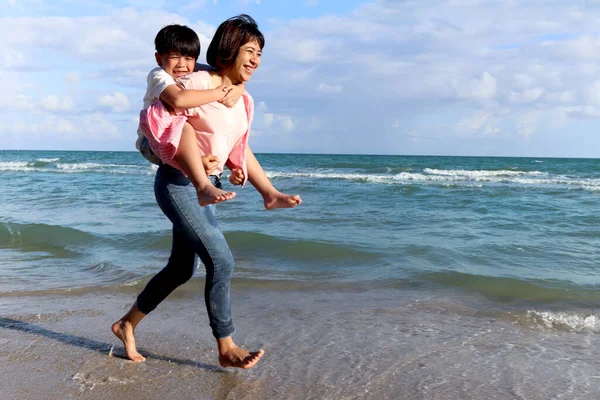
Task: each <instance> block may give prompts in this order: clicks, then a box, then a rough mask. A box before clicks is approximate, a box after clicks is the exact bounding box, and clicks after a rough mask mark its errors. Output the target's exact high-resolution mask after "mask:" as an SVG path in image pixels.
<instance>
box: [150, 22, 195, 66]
mask: <svg viewBox="0 0 600 400" xmlns="http://www.w3.org/2000/svg"><path fill="white" fill-rule="evenodd" d="M154 46H155V47H156V52H157V53H158V54H169V53H171V52H174V53H179V54H181V55H182V56H190V57H193V58H194V59H198V56H199V55H200V39H199V38H198V35H196V32H194V31H193V30H192V29H190V28H188V27H187V26H185V25H175V24H173V25H167V26H165V27H164V28H162V29H161V30H160V31H158V33H157V34H156V38H155V39H154Z"/></svg>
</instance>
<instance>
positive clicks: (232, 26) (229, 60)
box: [206, 14, 265, 69]
mask: <svg viewBox="0 0 600 400" xmlns="http://www.w3.org/2000/svg"><path fill="white" fill-rule="evenodd" d="M254 41H256V42H257V43H258V45H259V46H260V48H261V49H262V48H263V47H265V37H264V36H263V34H262V33H261V32H260V31H259V30H258V25H257V24H256V21H254V19H253V18H252V17H251V16H249V15H246V14H241V15H238V16H236V17H232V18H229V19H228V20H227V21H225V22H223V23H222V24H221V25H219V28H218V29H217V32H215V36H213V39H212V40H211V42H210V45H209V46H208V50H207V51H206V62H207V63H208V65H210V66H211V67H213V68H219V69H221V68H225V67H228V66H230V65H231V64H233V63H234V62H235V59H236V58H237V55H238V53H239V51H240V47H242V46H243V45H245V44H246V43H249V42H254Z"/></svg>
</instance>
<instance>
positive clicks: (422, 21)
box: [0, 0, 600, 154]
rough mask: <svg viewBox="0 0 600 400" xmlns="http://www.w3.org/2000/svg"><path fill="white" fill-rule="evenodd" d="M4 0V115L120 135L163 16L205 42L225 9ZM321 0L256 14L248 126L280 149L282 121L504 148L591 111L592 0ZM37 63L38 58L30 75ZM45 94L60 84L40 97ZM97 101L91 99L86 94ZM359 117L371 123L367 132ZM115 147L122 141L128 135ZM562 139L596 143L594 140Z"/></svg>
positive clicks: (336, 131) (318, 129)
mask: <svg viewBox="0 0 600 400" xmlns="http://www.w3.org/2000/svg"><path fill="white" fill-rule="evenodd" d="M9 1H10V2H9V4H12V5H13V7H15V10H14V11H11V12H13V13H15V14H17V15H24V16H23V17H0V37H2V38H3V40H2V43H0V74H2V77H1V78H2V79H1V81H2V82H3V93H4V97H3V99H0V102H1V103H2V104H1V105H2V107H1V109H4V110H7V111H4V112H5V113H7V114H8V113H10V110H19V112H18V113H13V114H14V115H11V117H12V118H14V120H15V121H17V120H20V121H27V118H29V115H28V112H31V111H34V110H35V112H39V113H46V114H52V113H53V112H57V111H61V110H65V109H70V110H72V111H76V113H80V114H81V113H82V111H84V112H83V113H86V112H89V111H90V110H91V112H94V111H96V110H104V111H106V112H107V114H106V115H103V116H102V117H101V120H102V121H103V122H100V125H101V126H104V127H105V128H106V129H107V132H108V133H110V134H111V135H117V136H118V135H119V132H121V131H122V132H125V130H132V131H134V130H135V123H134V121H133V120H135V116H134V115H135V114H136V111H137V110H136V108H137V107H139V105H140V104H141V97H142V96H143V91H144V87H145V81H144V78H145V75H146V74H147V71H148V70H149V69H150V68H152V67H153V66H154V61H153V57H152V55H153V43H152V41H153V38H154V36H155V34H156V32H157V31H158V29H160V28H161V27H162V26H164V25H166V24H168V23H183V24H186V25H188V26H191V27H192V28H194V29H195V30H196V31H197V32H198V34H199V36H200V38H201V41H202V48H203V51H205V49H206V47H207V46H208V42H209V39H210V35H212V33H213V32H214V30H215V28H216V26H217V25H218V24H219V23H220V22H221V21H220V20H216V19H212V20H209V19H208V17H207V15H212V14H211V13H207V12H205V11H206V10H205V9H204V8H209V7H211V11H215V10H217V11H219V9H218V8H216V7H213V5H214V4H217V2H216V1H212V4H211V2H210V1H208V0H204V1H203V0H199V1H195V2H191V1H188V2H187V4H185V3H186V2H184V3H183V5H182V6H175V8H172V10H168V11H167V10H164V9H161V8H159V7H166V5H165V4H167V3H170V2H166V1H165V0H150V1H148V2H143V4H142V2H141V0H127V1H125V2H121V4H122V3H126V4H130V5H134V6H136V7H138V8H137V9H135V8H132V7H128V8H119V7H118V6H115V5H114V4H112V5H108V4H107V3H94V5H93V6H89V7H87V8H86V11H85V16H77V11H74V10H73V9H69V10H67V9H66V8H64V7H65V6H64V5H63V3H61V2H56V3H52V8H51V9H52V10H53V11H52V16H42V17H27V16H26V15H27V12H24V10H26V8H27V7H29V6H31V5H32V4H33V3H31V2H27V3H25V2H15V1H13V0H9ZM255 2H256V0H252V1H249V2H248V4H249V5H250V4H251V3H255ZM221 3H222V2H221ZM316 3H317V1H316V0H304V1H301V2H291V3H290V4H289V7H291V11H290V12H289V13H285V14H288V15H296V16H297V18H294V19H282V18H281V16H280V14H278V13H277V11H271V10H270V9H269V8H265V7H263V10H262V11H261V12H262V13H263V14H262V15H261V16H260V18H257V19H258V22H259V25H260V26H261V28H263V29H264V33H265V35H266V39H267V40H266V42H267V45H266V48H265V53H264V56H263V64H262V65H261V68H260V69H259V70H258V71H257V73H256V75H255V77H253V80H252V81H251V82H250V83H249V85H248V87H249V90H250V91H251V92H252V94H253V96H254V98H255V100H256V101H257V107H256V112H257V115H256V118H255V124H256V128H257V130H258V131H260V132H261V133H265V136H264V137H267V136H268V137H269V140H270V141H271V142H272V146H273V147H274V148H276V146H277V145H278V144H279V143H285V144H286V145H288V144H289V143H291V138H292V137H294V136H295V135H279V134H280V133H285V132H291V131H301V132H302V133H303V135H304V134H305V132H311V134H312V136H310V135H309V136H308V137H304V136H303V140H302V143H301V144H302V146H306V148H307V150H310V148H313V149H316V150H318V151H331V150H333V149H331V148H324V147H323V146H324V143H323V142H322V141H321V140H320V139H321V138H323V137H325V136H326V135H328V137H331V140H330V141H328V142H327V143H332V146H338V147H336V148H335V150H336V151H344V148H348V149H353V148H359V145H361V144H362V146H365V148H364V151H367V152H377V151H380V150H381V151H386V152H410V151H413V150H414V149H416V147H411V140H410V139H411V137H410V136H409V134H408V132H413V131H414V132H426V133H427V135H429V136H430V137H433V136H435V134H436V133H437V134H439V137H440V138H442V139H439V140H447V142H444V143H443V145H444V146H446V148H445V149H444V151H448V152H460V151H461V149H462V148H459V147H458V146H459V144H456V145H455V144H454V141H453V140H452V135H461V136H460V137H461V138H465V137H471V136H473V137H475V136H476V137H477V142H475V141H473V143H468V145H470V146H473V148H472V149H473V150H472V151H473V152H476V151H477V149H478V147H477V146H480V145H481V146H483V145H485V146H487V148H490V147H493V144H490V143H491V142H485V139H486V137H488V136H492V135H493V134H497V133H501V132H507V135H508V136H510V140H508V139H507V141H506V143H505V144H504V145H505V146H506V148H505V149H498V151H499V152H502V153H503V154H510V153H511V151H512V149H515V148H519V143H521V142H523V138H529V139H530V140H531V139H532V138H535V137H537V136H540V137H541V136H542V135H547V136H548V137H550V136H553V137H555V138H561V137H562V138H566V137H567V134H568V133H569V132H571V130H572V129H591V128H585V127H582V125H584V124H582V123H581V121H577V124H575V123H573V122H574V121H573V120H574V119H582V118H598V117H599V115H600V114H599V112H598V110H600V83H599V82H600V81H599V80H598V76H599V74H600V35H599V34H597V33H596V32H597V21H598V20H599V19H600V8H598V7H596V6H595V5H594V4H592V3H585V2H579V3H577V2H559V1H551V2H548V1H543V0H527V1H525V0H512V1H509V2H500V1H487V2H482V1H476V0H469V1H468V3H467V2H461V1H458V0H452V1H441V0H437V1H436V0H422V1H419V2H416V1H395V0H394V1H393V0H373V1H369V0H365V2H364V3H363V4H362V5H360V6H358V7H357V8H356V9H354V10H353V11H351V12H348V13H345V14H341V13H339V12H338V13H337V14H335V13H331V12H328V13H327V14H320V15H321V16H317V17H313V16H314V15H319V14H318V13H320V12H321V7H313V8H310V9H309V8H308V7H307V6H309V5H316ZM320 4H321V5H324V3H323V2H320ZM39 5H44V7H42V8H39V9H38V13H36V15H38V14H42V15H43V13H44V11H43V9H49V8H47V7H50V2H45V3H39ZM26 6H27V7H26ZM186 7H187V8H186ZM218 7H220V11H223V10H224V9H225V8H226V7H228V6H226V5H222V4H219V5H218ZM29 8H31V9H33V8H32V7H29ZM212 8H215V10H212ZM7 9H9V8H7ZM274 10H275V8H274ZM303 13H304V14H303ZM217 14H219V15H220V13H217ZM30 15H33V14H32V13H31V14H30ZM67 15H69V17H67ZM71 15H75V16H72V17H71ZM255 17H257V16H256V15H255ZM192 21H193V22H192ZM267 21H268V24H266V23H265V22H267ZM497 21H503V23H502V24H498V23H497ZM265 27H267V28H265ZM201 57H202V56H201ZM32 60H35V61H32ZM41 67H43V68H46V69H47V70H44V71H41V72H39V71H38V72H35V73H33V68H38V69H39V68H41ZM109 91H110V92H109ZM47 93H55V94H56V95H55V97H51V96H46V97H44V95H45V94H47ZM323 93H329V94H331V95H327V96H325V95H324V94H323ZM341 93H343V95H339V94H341ZM65 99H70V100H71V103H68V100H65ZM89 99H92V101H91V102H90V101H89ZM93 99H98V101H97V103H95V104H90V103H94V101H93ZM65 101H67V103H65ZM267 104H268V105H269V107H268V108H267ZM36 106H37V107H36ZM83 107H85V110H82V108H83ZM1 109H0V112H2V111H1ZM108 111H112V112H113V113H122V112H129V113H131V116H130V115H123V114H119V115H114V114H112V113H110V112H108ZM553 115H555V116H561V117H562V118H563V123H564V126H560V127H557V126H553V125H551V124H547V123H545V121H547V120H548V118H549V117H550V116H553ZM44 116H45V114H41V115H40V118H44ZM390 116H393V118H390ZM98 118H100V117H98ZM42 120H43V119H42ZM58 121H59V120H56V121H54V122H56V123H58ZM68 121H70V123H71V128H70V127H69V126H68V125H67V124H66V123H65V124H63V125H61V126H62V128H61V129H63V130H64V131H66V132H67V133H69V132H70V134H71V135H75V136H77V135H78V134H80V133H81V132H85V129H92V128H91V127H88V128H86V127H84V124H83V122H79V121H77V120H74V119H68ZM98 121H100V119H98ZM399 121H401V126H400V122H399ZM396 122H398V124H396ZM3 123H4V124H6V125H5V126H7V127H8V126H10V127H12V126H13V122H7V121H6V120H4V121H3ZM15 123H16V122H15ZM37 125H38V129H43V128H42V127H43V124H42V123H41V122H39V123H37ZM253 128H254V127H253ZM400 128H402V129H400ZM365 131H368V132H370V133H371V136H372V140H370V141H369V143H367V144H366V145H365V144H364V138H363V135H364V132H365ZM389 132H392V134H391V136H392V139H389V138H387V137H386V135H387V134H388V133H389ZM514 133H519V135H516V134H514ZM270 134H271V135H270ZM594 134H595V132H592V131H590V132H588V133H582V134H581V135H578V137H588V138H593V137H594V136H593V135H594ZM269 135H270V136H269ZM511 135H512V136H511ZM586 135H589V136H586ZM117 136H115V137H117ZM124 136H125V135H124ZM284 137H285V138H284ZM279 138H282V139H281V142H278V140H279ZM342 138H343V140H340V139H342ZM444 138H445V139H444ZM388 139H389V140H390V141H388ZM124 140H125V139H124ZM565 140H567V139H565ZM429 142H432V140H420V141H419V143H420V144H419V145H420V146H426V143H429ZM122 143H125V142H122ZM294 143H296V142H294ZM339 143H342V147H343V148H339V146H340V145H339ZM461 143H462V145H464V142H461ZM532 143H533V142H532ZM564 143H569V142H564ZM118 145H119V146H120V145H122V146H124V148H127V149H129V148H130V143H129V142H127V143H126V144H118ZM270 145H271V144H270ZM298 145H299V144H298ZM394 145H396V147H394ZM569 145H570V146H579V147H578V148H579V149H581V151H583V152H587V153H586V154H590V153H589V152H591V151H592V150H591V148H592V146H589V145H584V144H581V143H575V142H573V143H569ZM115 146H116V145H115ZM440 146H442V145H440ZM453 146H455V147H453ZM548 146H550V145H548ZM303 148H304V147H303ZM418 149H419V151H420V152H421V153H422V152H423V150H425V151H426V150H427V147H419V148H418ZM557 149H559V150H560V149H561V147H560V146H557ZM588 149H590V150H588ZM258 150H259V149H258ZM415 151H416V150H415Z"/></svg>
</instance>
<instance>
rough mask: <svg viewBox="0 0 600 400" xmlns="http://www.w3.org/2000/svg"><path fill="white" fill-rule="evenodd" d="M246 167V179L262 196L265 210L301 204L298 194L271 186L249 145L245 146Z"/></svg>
mask: <svg viewBox="0 0 600 400" xmlns="http://www.w3.org/2000/svg"><path fill="white" fill-rule="evenodd" d="M246 167H247V168H248V180H249V181H250V183H251V184H252V186H254V187H255V188H256V190H258V192H259V193H260V194H261V196H262V197H263V200H264V204H265V208H266V209H267V210H274V209H276V208H294V207H296V206H297V205H300V204H302V199H301V198H300V196H299V195H297V194H296V195H289V194H285V193H281V192H280V191H279V190H277V189H275V186H273V184H272V183H271V181H270V180H269V178H268V177H267V174H265V171H264V170H263V169H262V167H261V166H260V163H259V162H258V160H257V159H256V157H255V156H254V153H253V152H252V150H251V149H250V146H246Z"/></svg>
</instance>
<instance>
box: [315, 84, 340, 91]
mask: <svg viewBox="0 0 600 400" xmlns="http://www.w3.org/2000/svg"><path fill="white" fill-rule="evenodd" d="M342 89H343V88H342V85H329V84H327V83H319V86H317V92H319V93H340V92H341V91H342Z"/></svg>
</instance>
